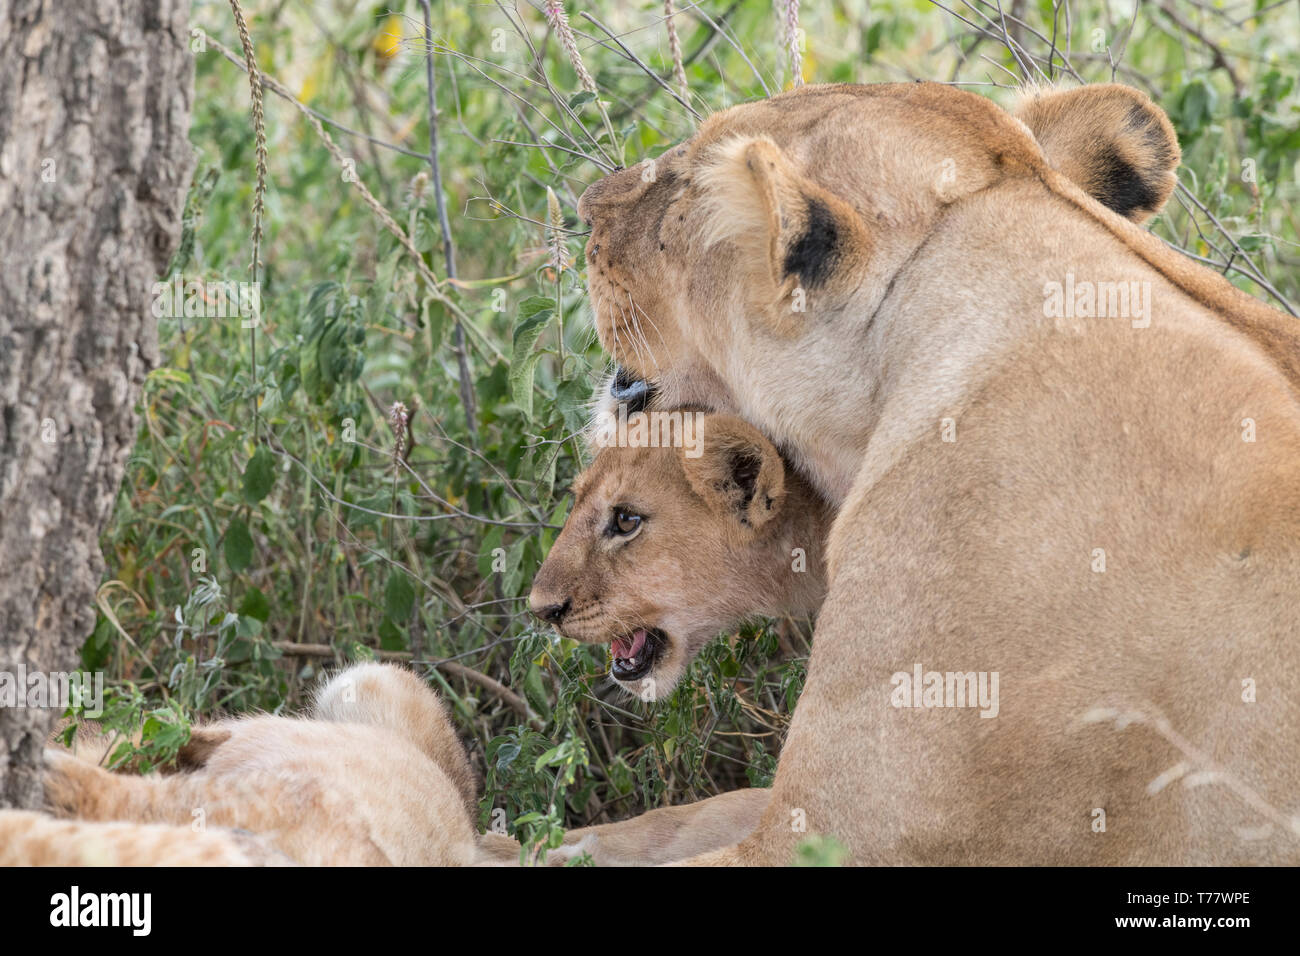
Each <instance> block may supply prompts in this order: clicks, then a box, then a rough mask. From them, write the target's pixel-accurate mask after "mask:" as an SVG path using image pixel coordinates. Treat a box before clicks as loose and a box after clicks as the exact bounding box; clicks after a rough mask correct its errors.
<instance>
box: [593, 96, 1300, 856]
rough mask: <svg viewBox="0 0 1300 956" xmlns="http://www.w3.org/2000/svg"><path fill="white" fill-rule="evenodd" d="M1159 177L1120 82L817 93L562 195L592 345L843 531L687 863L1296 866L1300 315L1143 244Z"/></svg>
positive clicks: (1161, 165)
mask: <svg viewBox="0 0 1300 956" xmlns="http://www.w3.org/2000/svg"><path fill="white" fill-rule="evenodd" d="M1017 117H1018V118H1017ZM1178 159H1179V152H1178V147H1177V142H1176V140H1175V137H1174V134H1173V131H1172V128H1171V127H1170V125H1169V123H1168V120H1167V119H1166V118H1165V116H1164V114H1163V113H1162V112H1161V111H1160V110H1159V109H1158V108H1157V107H1155V106H1154V105H1152V104H1151V103H1150V101H1148V100H1147V99H1146V98H1145V97H1144V96H1142V95H1141V94H1140V93H1137V92H1135V91H1133V90H1129V89H1126V88H1123V87H1117V86H1096V87H1084V88H1081V89H1076V90H1072V91H1069V92H1057V91H1050V90H1048V91H1043V92H1039V93H1037V94H1033V95H1031V96H1029V97H1028V98H1027V99H1026V100H1025V101H1024V102H1022V104H1021V106H1020V107H1019V108H1018V110H1017V115H1016V117H1013V116H1011V115H1008V114H1007V113H1006V112H1004V111H1003V110H1001V109H1000V108H999V107H997V106H996V105H995V104H993V103H992V102H990V101H988V100H986V99H984V98H982V97H979V96H975V95H972V94H969V93H965V92H961V91H959V90H956V89H954V88H951V87H947V86H941V85H936V84H907V85H901V84H900V85H882V86H847V85H846V86H816V87H806V88H803V89H801V90H798V91H795V92H791V93H787V94H784V95H781V96H777V97H774V98H772V99H770V100H766V101H762V102H757V103H752V104H747V105H743V106H738V107H734V108H732V109H729V110H726V111H724V112H721V113H719V114H717V115H715V116H713V117H711V118H709V120H708V121H707V122H705V123H704V124H703V125H702V126H701V128H700V130H699V132H698V133H697V134H696V135H695V136H694V137H693V138H692V139H691V140H689V141H688V142H686V143H683V144H682V145H680V146H678V147H676V148H674V149H672V150H670V151H668V152H667V153H665V154H663V155H662V156H660V157H659V158H658V159H656V160H654V161H649V162H646V163H642V164H639V165H638V166H635V167H632V168H631V169H628V170H624V171H620V172H617V173H614V174H613V175H610V176H608V177H606V178H605V179H603V180H601V181H600V182H598V183H596V184H594V185H593V186H591V187H590V188H589V189H588V190H587V192H586V193H585V195H584V196H583V197H582V200H581V202H580V204H579V212H580V214H581V216H582V217H583V218H584V219H585V220H587V221H588V222H589V223H590V224H591V227H592V232H591V236H590V239H589V241H588V248H587V256H588V266H589V281H590V288H591V297H592V304H593V308H594V312H595V318H596V328H597V330H598V333H599V335H600V339H601V342H602V343H603V344H604V346H605V347H606V349H608V350H609V351H610V352H611V353H612V354H613V355H614V357H615V358H616V359H617V361H618V362H620V363H621V364H622V365H623V366H624V367H625V368H626V369H627V370H629V372H630V373H632V375H633V376H637V377H640V378H642V379H645V380H647V381H648V382H649V383H650V385H651V386H652V390H653V392H654V394H655V395H656V397H657V400H658V401H659V402H662V403H663V405H664V406H666V407H676V406H682V405H697V404H698V405H703V406H706V407H709V408H713V409H717V410H723V411H729V412H733V413H736V414H739V415H740V416H742V417H743V418H745V419H748V420H749V421H751V422H753V423H754V424H756V425H757V426H759V427H760V428H761V429H762V430H763V431H765V432H766V433H767V434H768V435H769V436H770V437H771V438H773V439H774V440H775V441H776V442H777V443H778V444H779V445H780V446H781V448H782V449H783V451H784V452H785V453H786V454H787V455H789V456H790V458H791V460H792V461H793V462H794V463H795V464H796V465H797V466H798V467H799V468H800V469H801V470H802V471H804V473H805V474H806V475H807V476H808V477H809V478H810V479H811V480H812V481H813V482H814V483H815V484H816V485H817V487H818V488H819V489H820V490H821V491H822V492H823V493H824V494H825V495H826V496H827V497H828V499H830V500H831V501H832V502H833V503H835V504H837V505H839V506H840V513H839V517H838V519H837V521H836V524H835V526H834V529H833V531H832V533H831V537H830V541H829V545H828V563H829V565H830V568H831V573H832V583H831V590H830V595H829V597H828V599H827V601H826V604H825V605H824V607H823V610H822V614H821V617H820V620H819V623H818V627H817V632H816V637H815V639H814V649H813V654H812V658H811V661H810V665H809V671H808V679H807V684H806V686H805V689H804V693H803V697H802V698H801V699H800V701H799V705H798V707H797V709H796V712H795V715H794V719H793V722H792V724H791V727H790V731H789V736H788V738H787V741H786V745H785V749H784V750H783V752H782V754H781V761H780V766H779V770H778V772H777V775H776V781H775V786H774V788H773V794H772V797H771V801H770V803H769V806H768V808H767V810H766V812H765V815H764V816H763V819H762V822H761V824H760V826H759V828H758V829H757V830H756V831H755V832H754V834H753V835H752V836H751V837H749V838H748V839H746V840H745V841H744V842H742V843H740V844H739V845H738V846H735V847H732V848H729V849H726V850H722V851H719V852H717V853H714V854H710V855H708V856H706V857H703V858H701V859H700V862H712V863H736V862H744V863H785V862H788V861H790V860H791V858H792V856H793V853H794V851H795V848H796V845H797V843H798V842H799V841H800V840H801V839H803V838H804V836H805V832H803V831H804V830H805V829H806V831H807V832H810V833H811V832H821V833H825V834H831V835H834V836H835V837H836V838H838V839H839V840H840V841H841V842H843V843H844V844H845V845H846V846H847V847H848V849H849V850H850V851H851V855H852V859H853V861H855V862H857V863H901V862H911V863H982V864H990V863H1108V864H1118V863H1139V864H1155V863H1183V864H1194V863H1223V864H1231V863H1246V862H1282V861H1291V862H1295V861H1297V860H1300V828H1298V827H1297V822H1296V821H1297V813H1298V812H1300V772H1298V770H1297V764H1296V759H1295V740H1296V733H1297V730H1300V653H1297V638H1298V637H1300V623H1297V621H1298V618H1300V401H1298V395H1297V392H1298V389H1300V336H1298V333H1300V324H1297V320H1294V319H1291V318H1288V317H1287V316H1284V315H1282V314H1281V313H1279V312H1275V311H1273V310H1271V309H1269V308H1266V307H1265V306H1263V305H1261V304H1260V303H1258V302H1257V301H1255V300H1254V299H1252V298H1250V297H1249V296H1247V295H1246V294H1244V293H1242V292H1240V291H1238V290H1237V289H1235V288H1234V287H1232V286H1231V285H1230V284H1229V283H1228V282H1227V281H1225V280H1224V279H1223V278H1221V277H1220V276H1219V275H1217V274H1216V273H1214V272H1211V271H1209V270H1207V269H1204V268H1202V267H1201V266H1199V265H1196V264H1195V263H1194V262H1192V261H1191V260H1189V259H1187V258H1185V257H1183V256H1182V255H1180V254H1179V253H1178V252H1176V251H1174V250H1171V249H1169V248H1167V247H1166V246H1164V245H1163V244H1162V243H1161V242H1160V241H1159V240H1158V239H1157V238H1155V237H1154V236H1152V235H1151V234H1149V233H1147V232H1146V231H1144V230H1142V229H1141V228H1139V226H1138V225H1137V223H1139V222H1141V221H1143V220H1145V219H1146V218H1148V217H1149V216H1150V215H1152V214H1154V213H1155V212H1156V211H1157V210H1159V209H1160V208H1161V207H1162V206H1163V204H1164V202H1165V201H1166V200H1167V199H1168V197H1169V194H1170V192H1171V190H1172V188H1173V186H1174V177H1173V170H1174V169H1175V168H1176V166H1177V164H1178ZM954 678H955V679H954ZM990 691H991V693H990ZM988 698H992V699H991V700H989V699H988ZM963 704H965V705H966V706H962V705H963ZM972 705H978V706H972ZM982 714H985V715H988V717H991V718H992V719H985V717H982V716H981V715H982Z"/></svg>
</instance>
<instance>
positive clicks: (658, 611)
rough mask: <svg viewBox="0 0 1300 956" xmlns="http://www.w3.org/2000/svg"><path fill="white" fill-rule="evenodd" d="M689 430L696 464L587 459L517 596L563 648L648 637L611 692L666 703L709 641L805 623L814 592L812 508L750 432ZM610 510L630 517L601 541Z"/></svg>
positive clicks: (821, 577)
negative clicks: (631, 529) (779, 620)
mask: <svg viewBox="0 0 1300 956" xmlns="http://www.w3.org/2000/svg"><path fill="white" fill-rule="evenodd" d="M687 414H690V413H689V412H688V413H687ZM698 421H699V426H698V427H699V431H698V433H697V436H696V437H697V438H698V439H699V451H700V454H699V455H698V457H693V456H692V455H691V454H688V451H687V449H686V448H685V447H666V448H626V447H608V448H604V449H602V450H601V451H600V452H599V453H598V454H597V455H596V457H595V459H594V460H593V461H592V463H591V466H590V467H589V468H587V469H586V470H585V471H584V472H583V473H582V474H581V475H580V476H579V478H578V480H577V482H576V483H575V485H574V503H573V507H572V509H571V510H570V512H569V517H568V520H567V521H566V522H565V525H564V530H562V531H561V532H560V535H559V537H558V538H557V539H556V541H555V544H554V546H553V547H552V548H551V551H550V554H548V555H547V557H546V561H545V562H544V563H543V564H542V567H541V569H540V570H539V571H538V573H537V576H536V578H535V579H534V581H533V589H532V594H531V595H530V597H529V603H530V606H531V607H532V609H533V611H534V613H537V614H539V615H542V614H544V613H546V611H547V609H548V608H564V609H565V610H564V611H563V614H562V615H560V616H558V617H556V616H555V615H554V614H551V615H549V616H548V620H551V622H552V623H553V624H555V626H556V629H557V630H558V631H559V632H560V633H561V634H564V635H565V636H566V637H571V638H574V639H575V640H579V641H586V642H589V643H597V644H601V643H609V642H611V641H613V640H614V639H615V638H618V637H620V636H623V635H626V634H628V633H629V632H631V631H633V630H635V629H637V628H652V629H659V630H660V631H662V632H663V633H664V634H665V635H666V638H667V646H666V647H664V648H663V649H662V650H661V651H660V653H659V656H658V658H657V660H656V662H655V665H654V668H653V670H652V671H651V672H650V673H649V674H648V675H647V676H645V677H644V678H641V679H639V680H636V681H631V682H627V683H625V684H624V686H625V687H626V688H627V689H628V690H629V691H631V692H633V693H635V694H638V695H640V696H642V697H643V698H644V699H647V700H650V699H656V698H658V697H662V696H664V695H666V694H667V693H668V692H669V691H670V690H671V689H672V688H673V687H674V686H675V685H676V683H677V682H678V681H679V680H680V679H681V676H682V674H683V673H684V672H685V670H686V666H687V665H688V664H689V663H690V661H691V659H692V658H694V657H695V655H696V654H698V653H699V651H700V648H702V647H703V646H704V645H705V643H707V642H708V641H709V640H710V639H711V638H713V637H715V636H717V635H718V634H719V633H720V632H721V631H723V630H726V629H728V628H731V627H734V626H735V625H737V624H739V623H740V622H741V621H743V620H745V619H746V618H748V617H752V616H757V615H769V616H775V615H782V614H793V615H811V614H813V613H815V612H816V610H817V608H818V607H820V605H821V602H822V599H823V598H824V597H825V595H826V577H825V569H824V562H823V558H822V544H823V541H824V540H825V537H826V533H827V530H828V529H829V528H830V523H831V519H832V516H831V513H830V510H829V509H828V508H827V506H826V505H825V503H824V502H823V501H822V499H821V498H820V497H819V496H818V495H817V494H816V493H815V492H814V491H813V490H812V489H811V488H809V487H808V485H807V483H806V482H805V481H804V480H803V479H802V478H801V477H799V476H798V475H797V474H796V473H794V472H793V471H789V472H787V469H786V467H785V463H784V462H783V461H782V460H781V456H780V455H779V454H777V451H776V449H775V448H774V447H773V446H772V443H771V442H769V441H768V440H767V439H766V438H764V437H763V436H762V435H761V434H760V433H759V432H758V431H757V430H755V429H754V428H753V427H752V426H750V425H748V424H746V423H745V422H743V421H741V420H740V419H738V418H735V417H734V416H730V415H701V416H700V418H699V419H698ZM620 508H623V509H628V510H630V511H631V512H633V513H635V514H636V515H637V516H640V517H643V522H642V524H641V526H640V527H639V528H638V530H637V531H636V533H635V534H634V535H632V536H629V537H622V536H619V535H617V534H614V533H612V532H611V521H612V519H613V517H614V512H615V510H616V509H620Z"/></svg>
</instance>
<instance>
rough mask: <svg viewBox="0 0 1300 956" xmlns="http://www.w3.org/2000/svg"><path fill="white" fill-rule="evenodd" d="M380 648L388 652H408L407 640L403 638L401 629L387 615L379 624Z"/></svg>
mask: <svg viewBox="0 0 1300 956" xmlns="http://www.w3.org/2000/svg"><path fill="white" fill-rule="evenodd" d="M379 646H380V647H381V648H382V649H383V650H386V651H404V650H406V638H405V637H403V636H402V630H401V628H399V627H398V626H397V625H396V624H395V623H393V619H392V618H390V617H389V616H388V615H386V614H385V615H384V619H383V620H382V621H380V622H379Z"/></svg>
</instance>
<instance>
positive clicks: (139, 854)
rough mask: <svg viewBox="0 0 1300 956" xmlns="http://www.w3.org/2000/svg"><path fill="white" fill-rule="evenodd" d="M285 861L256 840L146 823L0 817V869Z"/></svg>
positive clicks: (18, 813)
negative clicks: (9, 867)
mask: <svg viewBox="0 0 1300 956" xmlns="http://www.w3.org/2000/svg"><path fill="white" fill-rule="evenodd" d="M287 862H289V861H288V858H287V857H285V856H283V855H282V854H279V853H277V852H275V851H274V850H272V849H270V848H269V847H267V846H266V845H265V844H263V843H262V842H261V841H260V840H259V839H258V838H256V837H252V836H247V835H242V834H237V833H232V832H230V831H226V830H218V829H213V830H209V831H206V832H202V833H196V832H194V831H193V830H191V829H190V828H189V827H188V826H185V827H182V826H173V825H168V824H160V823H155V824H148V823H86V822H83V821H80V820H56V819H54V818H53V817H50V816H48V815H46V814H44V813H31V812H28V811H22V810H5V811H3V812H0V866H275V865H280V864H284V863H287Z"/></svg>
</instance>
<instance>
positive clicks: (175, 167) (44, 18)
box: [0, 0, 194, 807]
mask: <svg viewBox="0 0 1300 956" xmlns="http://www.w3.org/2000/svg"><path fill="white" fill-rule="evenodd" d="M193 97H194V63H193V58H192V55H191V53H190V50H189V0H93V2H90V0H71V2H69V0H0V672H6V673H7V674H9V675H17V674H18V673H19V668H20V665H21V667H22V668H25V670H26V672H27V673H28V674H31V673H32V672H43V673H47V674H48V673H50V672H71V671H75V670H77V668H78V664H79V657H78V649H79V648H80V646H81V643H82V642H83V641H84V639H85V637H86V635H87V634H88V633H89V631H90V629H91V627H92V625H93V624H94V620H95V613H94V598H95V590H96V587H97V586H98V583H99V579H100V576H101V575H102V573H103V569H104V564H103V558H102V556H101V554H100V550H99V534H100V532H101V531H102V529H103V527H104V524H105V522H106V520H107V519H108V516H109V512H110V510H111V508H112V505H113V501H114V498H115V497H116V494H117V488H118V484H119V483H120V482H121V480H122V471H123V468H124V466H125V464H126V458H127V454H128V453H129V452H130V450H131V446H132V444H133V442H134V439H135V429H136V413H135V405H136V402H137V401H138V400H139V398H140V389H141V386H142V384H143V382H144V376H145V374H146V373H147V372H148V371H149V370H150V369H151V368H152V367H153V366H154V365H155V364H156V363H157V332H156V329H155V325H154V319H153V315H152V311H151V304H152V296H151V286H152V285H153V282H154V281H155V280H156V279H157V278H158V276H159V275H160V273H161V272H162V270H163V269H164V268H165V267H166V265H167V261H168V259H169V258H170V256H171V254H172V252H173V251H174V250H175V247H176V243H177V241H178V239H179V235H180V213H181V209H182V206H183V203H184V200H185V192H186V189H187V188H188V186H189V182H190V176H191V174H192V173H193V168H194V158H193V153H192V151H191V148H190V145H189V140H188V138H187V137H188V135H189V125H190V107H191V104H192V101H193ZM18 694H19V695H20V700H26V699H27V697H26V694H25V687H24V686H20V687H19V688H18ZM59 713H60V710H59V709H34V708H31V707H24V706H17V707H15V706H0V807H4V806H10V807H36V806H40V805H41V803H42V795H41V782H40V768H41V750H42V747H43V745H44V742H45V740H46V738H47V736H48V734H49V733H50V730H51V728H52V725H53V722H54V721H55V720H56V719H57V717H58V716H59Z"/></svg>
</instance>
